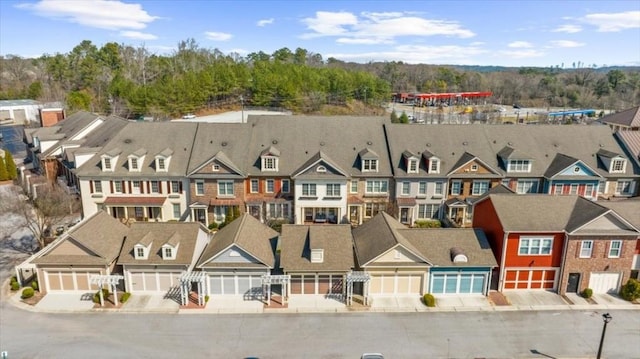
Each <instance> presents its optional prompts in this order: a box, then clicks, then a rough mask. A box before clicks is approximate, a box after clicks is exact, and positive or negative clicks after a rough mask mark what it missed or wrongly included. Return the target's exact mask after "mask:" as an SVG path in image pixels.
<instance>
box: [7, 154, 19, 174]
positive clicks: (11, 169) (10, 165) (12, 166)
mask: <svg viewBox="0 0 640 359" xmlns="http://www.w3.org/2000/svg"><path fill="white" fill-rule="evenodd" d="M4 162H5V168H6V169H7V175H8V176H9V178H8V179H11V180H14V179H16V178H18V169H17V168H16V163H15V162H14V161H13V155H11V152H9V151H4Z"/></svg>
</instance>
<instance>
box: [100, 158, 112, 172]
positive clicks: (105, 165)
mask: <svg viewBox="0 0 640 359" xmlns="http://www.w3.org/2000/svg"><path fill="white" fill-rule="evenodd" d="M102 170H103V171H113V166H112V165H111V157H104V158H103V159H102Z"/></svg>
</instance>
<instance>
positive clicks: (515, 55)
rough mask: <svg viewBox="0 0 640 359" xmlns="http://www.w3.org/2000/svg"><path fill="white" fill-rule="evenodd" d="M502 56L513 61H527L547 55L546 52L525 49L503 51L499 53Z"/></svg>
mask: <svg viewBox="0 0 640 359" xmlns="http://www.w3.org/2000/svg"><path fill="white" fill-rule="evenodd" d="M498 53H499V54H500V55H501V56H504V57H509V58H512V59H526V58H531V57H542V56H544V55H546V54H545V52H544V51H539V50H534V49H524V50H503V51H499V52H498Z"/></svg>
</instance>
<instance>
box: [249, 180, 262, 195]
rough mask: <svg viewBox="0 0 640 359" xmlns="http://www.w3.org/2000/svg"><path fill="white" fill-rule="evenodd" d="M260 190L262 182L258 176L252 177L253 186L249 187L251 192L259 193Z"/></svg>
mask: <svg viewBox="0 0 640 359" xmlns="http://www.w3.org/2000/svg"><path fill="white" fill-rule="evenodd" d="M258 191H260V182H259V180H258V179H257V178H252V179H251V187H250V188H249V192H250V193H258Z"/></svg>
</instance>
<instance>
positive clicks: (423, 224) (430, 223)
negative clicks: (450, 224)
mask: <svg viewBox="0 0 640 359" xmlns="http://www.w3.org/2000/svg"><path fill="white" fill-rule="evenodd" d="M415 225H416V227H418V228H440V227H442V223H441V222H440V221H439V220H437V219H432V220H427V219H421V220H418V221H416V222H415Z"/></svg>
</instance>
